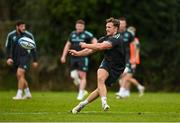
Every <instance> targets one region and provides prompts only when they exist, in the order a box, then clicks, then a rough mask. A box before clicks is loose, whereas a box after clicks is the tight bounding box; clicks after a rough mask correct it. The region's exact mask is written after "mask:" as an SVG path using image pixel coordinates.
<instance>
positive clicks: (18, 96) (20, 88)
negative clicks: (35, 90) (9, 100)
mask: <svg viewBox="0 0 180 123" xmlns="http://www.w3.org/2000/svg"><path fill="white" fill-rule="evenodd" d="M24 76H25V70H24V69H22V68H20V67H18V68H17V72H16V77H17V80H18V91H17V94H16V96H15V97H13V99H15V100H16V99H17V100H18V99H23V98H22V94H23V89H24V83H25V81H26V80H25V79H24Z"/></svg>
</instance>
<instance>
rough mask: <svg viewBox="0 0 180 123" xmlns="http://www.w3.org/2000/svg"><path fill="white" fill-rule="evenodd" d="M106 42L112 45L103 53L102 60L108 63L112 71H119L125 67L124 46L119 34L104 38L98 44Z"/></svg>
mask: <svg viewBox="0 0 180 123" xmlns="http://www.w3.org/2000/svg"><path fill="white" fill-rule="evenodd" d="M102 41H108V42H110V43H111V44H112V48H111V49H107V50H105V51H104V59H105V60H106V61H108V62H109V63H110V64H111V66H112V67H113V68H114V69H120V68H122V67H124V66H125V45H124V42H123V39H122V38H121V36H120V33H117V34H116V35H114V36H113V37H109V36H105V37H103V38H101V39H100V40H99V41H98V42H102Z"/></svg>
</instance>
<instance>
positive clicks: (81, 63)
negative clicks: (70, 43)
mask: <svg viewBox="0 0 180 123" xmlns="http://www.w3.org/2000/svg"><path fill="white" fill-rule="evenodd" d="M88 65H89V60H88V58H87V57H77V58H71V59H70V67H71V70H81V71H84V72H87V71H88Z"/></svg>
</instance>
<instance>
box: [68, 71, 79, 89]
mask: <svg viewBox="0 0 180 123" xmlns="http://www.w3.org/2000/svg"><path fill="white" fill-rule="evenodd" d="M70 76H71V78H72V79H73V83H74V84H75V85H76V86H78V85H79V84H80V81H81V80H80V78H79V75H78V71H77V70H71V72H70Z"/></svg>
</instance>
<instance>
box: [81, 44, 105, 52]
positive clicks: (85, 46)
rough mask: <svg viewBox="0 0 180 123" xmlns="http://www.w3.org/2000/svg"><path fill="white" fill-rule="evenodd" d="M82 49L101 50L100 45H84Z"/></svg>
mask: <svg viewBox="0 0 180 123" xmlns="http://www.w3.org/2000/svg"><path fill="white" fill-rule="evenodd" d="M83 48H88V49H92V50H95V51H96V50H103V47H102V45H101V43H95V44H84V46H83Z"/></svg>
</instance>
